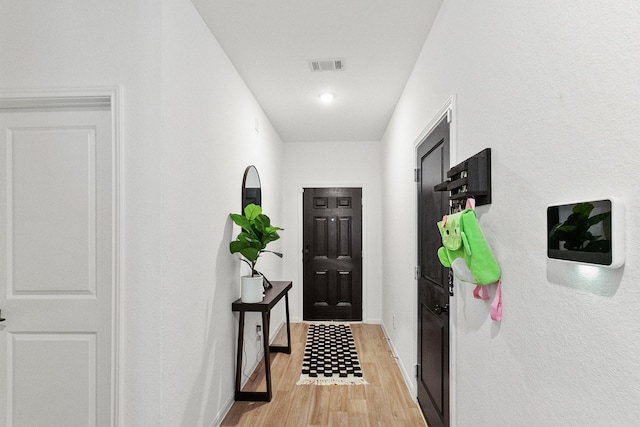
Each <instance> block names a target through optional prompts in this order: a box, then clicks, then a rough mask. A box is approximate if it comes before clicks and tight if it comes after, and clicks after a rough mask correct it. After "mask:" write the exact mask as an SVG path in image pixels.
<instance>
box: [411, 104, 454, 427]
mask: <svg viewBox="0 0 640 427" xmlns="http://www.w3.org/2000/svg"><path fill="white" fill-rule="evenodd" d="M445 117H446V118H447V119H448V120H449V167H451V166H452V165H455V164H457V163H458V161H457V148H458V135H457V134H458V132H457V120H456V118H457V111H456V96H455V95H451V96H450V97H449V99H447V101H446V102H445V103H444V105H443V106H442V107H441V108H440V109H439V110H438V112H437V113H436V114H435V115H434V116H433V118H432V119H431V120H430V121H429V123H428V124H427V125H426V126H425V127H424V129H423V130H422V132H420V134H418V136H417V138H416V139H415V140H414V143H413V158H414V162H413V164H414V165H415V164H417V161H418V147H419V146H420V144H421V143H422V142H424V140H425V139H426V138H427V136H429V134H430V133H431V132H433V130H434V129H435V128H436V127H437V126H438V124H439V123H440V122H441V121H442V119H444V118H445ZM414 193H415V195H414V199H413V209H412V212H413V235H414V236H417V235H418V192H417V191H416V192H414ZM434 226H435V224H434ZM413 259H414V260H416V265H417V262H418V239H414V242H413ZM454 280H455V279H454ZM456 284H457V283H456ZM414 286H415V289H414V303H413V307H414V309H413V313H412V324H413V326H412V327H413V329H414V330H413V337H414V341H413V354H414V357H415V362H414V365H417V364H418V359H417V358H418V313H417V310H416V309H415V307H417V306H418V303H417V301H418V277H417V275H415V274H414ZM454 289H455V291H454V296H452V297H450V298H449V306H450V308H449V424H450V426H452V427H453V426H456V425H457V416H456V412H457V411H456V408H457V400H456V379H457V375H456V374H457V372H456V366H457V363H456V361H457V357H456V356H457V355H456V347H457V330H456V325H457V323H458V322H457V306H458V304H457V303H456V302H457V300H458V289H459V287H457V286H455V287H454ZM411 372H413V371H411ZM407 382H408V383H410V384H411V389H412V391H413V395H414V398H415V399H417V397H416V396H417V395H418V384H417V378H412V379H411V381H407Z"/></svg>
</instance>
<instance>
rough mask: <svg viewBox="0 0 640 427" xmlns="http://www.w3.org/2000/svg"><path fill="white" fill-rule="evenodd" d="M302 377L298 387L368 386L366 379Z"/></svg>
mask: <svg viewBox="0 0 640 427" xmlns="http://www.w3.org/2000/svg"><path fill="white" fill-rule="evenodd" d="M303 376H304V375H301V376H300V380H298V382H297V383H296V385H367V384H369V383H368V382H367V380H365V379H364V378H359V377H358V378H311V377H307V376H304V378H303Z"/></svg>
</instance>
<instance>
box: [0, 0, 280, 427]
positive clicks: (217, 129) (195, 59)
mask: <svg viewBox="0 0 640 427" xmlns="http://www.w3.org/2000/svg"><path fill="white" fill-rule="evenodd" d="M0 39H1V40H2V41H3V42H2V43H1V44H0V57H1V58H2V60H1V61H0V89H1V90H14V89H34V88H37V89H48V88H61V87H73V88H75V87H95V86H114V85H119V86H121V87H122V89H123V128H122V158H123V164H122V170H123V177H122V178H123V190H124V191H123V195H122V206H123V207H122V209H123V215H124V216H123V218H122V226H123V242H122V246H123V265H122V291H123V306H122V307H121V308H122V324H123V330H122V334H123V348H122V364H121V367H120V368H121V370H122V380H123V381H122V384H121V389H122V395H121V396H122V408H121V409H122V411H121V416H120V419H121V425H122V426H189V427H191V426H195V425H204V426H208V425H210V424H211V423H213V422H214V421H215V420H216V419H217V420H218V421H219V420H220V417H221V416H222V415H224V410H225V409H226V407H227V406H228V405H230V404H231V402H232V399H233V389H234V368H235V345H236V338H235V337H236V335H235V334H236V328H237V326H236V324H237V320H236V318H237V317H236V316H234V315H233V314H232V312H231V302H232V301H233V300H235V299H236V298H238V297H239V294H240V293H239V273H240V262H239V261H238V260H237V259H235V258H234V257H233V256H232V255H231V254H230V253H229V251H228V243H229V241H230V240H231V239H232V237H233V235H232V233H233V230H232V226H231V221H230V219H229V218H228V214H229V212H237V211H239V210H240V187H241V182H242V174H243V172H244V168H245V167H246V166H247V165H249V164H254V165H256V166H257V168H258V170H259V172H260V175H261V178H262V184H263V188H264V193H263V200H264V207H265V210H266V211H267V213H268V214H269V215H270V216H271V217H272V219H273V222H274V223H276V224H277V223H278V222H281V221H282V214H281V212H282V211H281V206H282V204H281V201H282V191H281V189H280V188H281V170H282V143H281V141H280V138H279V137H278V135H277V134H276V133H275V131H274V130H273V128H272V126H271V125H270V124H269V122H268V120H267V119H266V118H265V116H264V114H263V113H262V111H261V110H260V108H259V106H258V105H257V103H256V101H255V100H254V98H253V96H252V95H251V93H250V92H249V90H248V89H247V88H246V86H245V85H244V83H243V82H242V80H241V79H240V77H239V76H238V74H237V72H236V71H235V69H234V68H233V66H232V65H231V63H230V62H229V60H228V59H227V57H226V55H225V54H224V52H223V51H222V49H221V48H220V46H219V45H218V43H217V42H216V41H215V39H214V38H213V37H212V36H211V34H210V32H209V31H208V29H207V28H206V26H205V25H204V23H203V22H202V20H201V19H200V17H199V15H198V14H197V12H196V11H195V8H194V7H193V5H192V4H191V2H189V1H188V0H165V1H163V2H156V1H137V2H133V3H131V2H128V1H121V0H114V1H110V2H100V1H92V0H90V1H87V0H83V1H80V0H61V1H57V2H48V1H44V0H36V1H31V2H29V3H23V2H9V1H6V2H1V3H0ZM256 119H257V120H258V121H259V123H260V132H259V133H258V132H256V131H255V130H254V123H255V120H256ZM285 239H286V236H283V239H282V240H283V241H284V240H285ZM276 243H278V244H277V245H275V246H274V249H276V250H277V249H281V243H279V242H276ZM260 263H262V261H260ZM259 265H260V264H259ZM261 270H263V271H265V272H274V274H276V275H280V274H281V270H282V263H281V262H280V260H279V259H277V260H267V261H265V262H264V264H263V265H262V266H261ZM282 317H283V315H282V314H281V313H276V315H275V316H274V318H273V319H272V320H273V322H272V323H273V324H274V325H277V324H278V323H279V322H281V321H282ZM254 321H257V317H249V318H248V319H247V324H249V325H251V324H252V323H253V322H254ZM249 336H251V337H252V336H253V335H252V334H251V333H249ZM256 351H257V348H256V345H255V340H253V339H251V340H249V345H248V348H247V360H255V359H256Z"/></svg>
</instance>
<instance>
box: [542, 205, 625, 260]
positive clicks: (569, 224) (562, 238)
mask: <svg viewBox="0 0 640 427" xmlns="http://www.w3.org/2000/svg"><path fill="white" fill-rule="evenodd" d="M611 217H612V203H611V200H596V201H590V202H580V203H569V204H566V205H557V206H549V207H548V208H547V238H548V244H547V255H548V257H549V258H555V259H561V260H566V261H575V262H581V263H588V264H599V265H606V266H609V265H611V264H612V260H613V251H612V247H613V246H612V233H611Z"/></svg>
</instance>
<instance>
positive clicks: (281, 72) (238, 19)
mask: <svg viewBox="0 0 640 427" xmlns="http://www.w3.org/2000/svg"><path fill="white" fill-rule="evenodd" d="M192 2H193V3H194V5H195V6H196V8H197V9H198V11H199V12H200V14H201V15H202V17H203V19H204V21H205V22H206V23H207V25H208V26H209V28H210V29H211V32H212V33H213V35H214V36H215V37H216V39H217V40H218V42H219V43H220V45H221V46H222V48H223V49H224V50H225V52H226V53H227V55H228V56H229V58H230V59H231V62H232V63H233V65H234V66H235V68H236V69H237V70H238V72H239V73H240V75H241V76H242V78H243V79H244V81H245V82H246V84H247V86H248V87H249V89H250V90H251V91H252V92H253V94H254V96H255V97H256V99H257V100H258V102H259V103H260V105H261V107H262V108H263V110H264V111H265V113H266V115H267V117H268V118H269V120H270V121H271V123H272V124H273V125H274V127H275V128H276V131H277V132H278V133H279V134H280V137H281V138H282V140H283V141H285V142H302V141H378V140H380V139H382V134H383V132H384V130H385V128H386V126H387V124H388V122H389V119H390V118H391V114H392V113H393V110H394V108H395V106H396V103H397V102H398V99H399V98H400V95H401V93H402V90H403V89H404V86H405V84H406V82H407V79H408V78H409V75H410V73H411V70H412V69H413V66H414V65H415V62H416V59H417V57H418V54H419V53H420V50H421V49H422V46H423V44H424V41H425V39H426V38H427V34H428V33H429V29H430V28H431V25H432V23H433V21H434V19H435V16H436V14H437V13H438V10H439V8H440V4H441V3H442V0H400V1H395V0H340V1H338V0H322V1H318V0H316V1H312V0H271V1H265V0H192ZM317 59H320V60H324V59H341V60H343V61H344V69H343V70H342V71H312V69H311V65H310V61H312V60H317ZM322 92H331V93H333V94H335V100H334V101H333V103H331V104H323V103H322V102H320V100H319V95H320V94H321V93H322Z"/></svg>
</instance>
